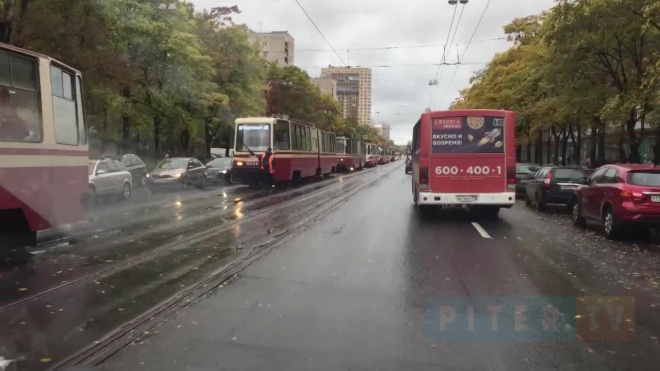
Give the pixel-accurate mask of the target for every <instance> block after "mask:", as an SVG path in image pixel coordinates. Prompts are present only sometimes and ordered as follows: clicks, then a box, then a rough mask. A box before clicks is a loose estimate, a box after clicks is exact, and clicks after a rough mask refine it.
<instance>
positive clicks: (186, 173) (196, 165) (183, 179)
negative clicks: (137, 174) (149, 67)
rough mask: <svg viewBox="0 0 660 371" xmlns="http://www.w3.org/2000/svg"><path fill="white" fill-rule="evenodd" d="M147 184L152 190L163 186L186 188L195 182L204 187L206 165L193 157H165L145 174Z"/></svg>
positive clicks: (163, 187)
mask: <svg viewBox="0 0 660 371" xmlns="http://www.w3.org/2000/svg"><path fill="white" fill-rule="evenodd" d="M147 184H148V185H149V188H150V189H151V190H152V191H156V190H159V189H165V188H176V187H178V188H186V187H187V186H188V184H195V185H196V186H197V187H199V188H205V187H206V166H204V165H202V163H201V162H200V161H199V160H198V159H196V158H193V157H174V158H167V159H165V160H163V161H161V162H160V163H158V165H157V166H156V168H155V169H154V170H153V171H152V172H151V173H150V174H147Z"/></svg>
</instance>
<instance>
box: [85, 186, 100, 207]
mask: <svg viewBox="0 0 660 371" xmlns="http://www.w3.org/2000/svg"><path fill="white" fill-rule="evenodd" d="M98 200H99V199H98V195H97V194H96V187H94V186H93V185H90V186H89V194H88V195H87V203H88V204H89V205H94V204H96V203H97V202H98Z"/></svg>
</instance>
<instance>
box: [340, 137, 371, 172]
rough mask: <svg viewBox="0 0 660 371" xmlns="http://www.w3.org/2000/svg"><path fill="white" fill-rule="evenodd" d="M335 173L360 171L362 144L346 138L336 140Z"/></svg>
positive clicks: (362, 162) (362, 163) (362, 164)
mask: <svg viewBox="0 0 660 371" xmlns="http://www.w3.org/2000/svg"><path fill="white" fill-rule="evenodd" d="M336 148H337V149H336V152H337V171H353V170H356V169H362V167H363V166H364V163H365V161H364V156H363V155H362V151H363V148H364V143H363V142H361V141H359V140H356V139H350V138H346V137H338V138H337V147H336Z"/></svg>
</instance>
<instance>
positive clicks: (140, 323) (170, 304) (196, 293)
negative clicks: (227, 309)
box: [54, 166, 397, 369]
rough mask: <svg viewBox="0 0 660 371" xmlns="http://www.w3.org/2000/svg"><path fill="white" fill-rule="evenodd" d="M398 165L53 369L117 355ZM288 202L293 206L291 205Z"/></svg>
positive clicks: (363, 183)
mask: <svg viewBox="0 0 660 371" xmlns="http://www.w3.org/2000/svg"><path fill="white" fill-rule="evenodd" d="M396 168H397V167H396V166H393V167H390V168H389V169H386V170H385V171H382V172H379V173H378V174H376V175H374V176H373V177H370V178H368V179H365V180H364V181H363V182H357V183H358V184H356V185H355V186H354V187H352V188H350V190H349V191H348V192H346V193H344V194H343V195H342V197H336V198H334V199H331V200H330V201H329V202H324V203H321V204H322V206H321V207H318V208H317V209H316V210H315V211H314V212H313V213H312V214H311V215H309V216H307V217H305V218H303V219H302V220H300V221H298V222H297V223H295V224H293V225H292V226H290V227H289V228H287V229H285V230H283V231H281V232H280V233H278V234H276V235H273V236H272V237H271V239H270V240H269V241H267V242H265V243H262V244H261V245H258V246H255V247H253V248H252V249H251V250H250V252H249V253H247V254H245V255H244V256H243V257H241V258H240V259H237V260H235V261H233V262H231V263H229V264H227V265H225V266H224V267H222V268H220V269H219V270H217V271H215V272H213V274H211V275H210V276H209V277H208V278H205V279H203V280H201V281H199V282H197V283H196V284H194V285H192V286H191V287H189V288H186V289H184V290H182V291H180V292H178V293H177V294H175V295H174V296H172V297H171V298H170V299H168V300H166V301H165V302H163V303H162V304H160V305H158V306H156V307H154V308H152V309H150V310H148V311H146V312H145V313H143V314H141V315H140V316H138V317H137V318H135V319H133V320H131V321H130V322H128V323H125V324H124V325H122V326H121V327H119V328H118V330H116V331H115V332H113V333H111V334H109V335H108V336H106V337H105V338H104V339H101V340H100V341H98V342H96V343H95V344H93V345H92V346H90V347H87V348H85V349H83V350H81V351H80V352H78V353H76V354H74V355H73V356H71V357H69V358H66V359H64V360H63V361H62V362H60V363H58V364H57V365H56V366H55V367H54V369H61V368H62V367H73V366H82V365H99V364H101V363H103V361H105V360H106V359H108V358H109V357H111V356H112V355H113V354H116V353H117V352H118V351H120V350H121V349H122V348H124V347H126V346H127V345H129V344H131V343H132V342H134V341H136V340H137V339H139V338H140V336H143V334H145V333H149V330H151V329H152V328H154V327H156V326H158V325H159V324H160V323H162V322H164V321H166V320H167V319H168V318H171V317H172V316H173V315H174V314H176V313H177V312H178V311H180V310H182V309H184V308H185V307H187V306H189V305H190V304H191V303H194V302H195V301H196V300H198V299H200V298H202V297H203V296H204V295H206V294H207V293H209V292H210V291H212V290H214V289H215V288H217V287H218V286H219V285H221V284H222V283H224V282H226V281H227V280H229V279H230V278H231V277H233V276H234V275H235V274H237V273H238V272H240V271H242V270H243V269H245V268H246V267H247V266H249V265H250V264H252V263H254V262H255V261H256V260H258V259H259V258H261V257H262V256H264V255H266V254H267V253H268V252H270V251H271V250H272V249H274V248H275V247H277V246H278V245H281V244H282V243H284V242H286V241H288V240H289V239H290V238H292V237H293V235H294V234H293V232H296V231H298V230H299V229H301V228H303V227H304V226H305V225H308V223H310V222H312V221H314V220H315V219H317V218H319V217H321V216H322V215H324V214H326V213H328V212H330V211H332V210H334V209H336V208H337V207H339V206H340V205H341V204H343V203H344V202H346V201H347V200H349V199H350V198H351V197H352V196H354V195H355V194H357V193H358V192H360V191H361V190H362V189H364V188H366V187H368V186H369V185H371V184H372V183H374V182H376V181H377V180H379V179H380V178H382V177H383V176H385V175H386V174H388V173H389V172H391V171H392V170H394V169H396ZM347 185H348V184H346V183H343V184H342V183H338V184H335V185H333V187H338V186H347ZM327 190H329V189H327ZM314 196H318V195H316V194H311V195H309V196H308V197H306V198H303V199H299V200H298V201H299V202H300V201H304V200H306V199H309V198H312V197H314ZM288 205H289V206H290V205H291V204H288ZM271 211H272V210H271ZM262 212H265V211H262ZM253 217H254V216H253Z"/></svg>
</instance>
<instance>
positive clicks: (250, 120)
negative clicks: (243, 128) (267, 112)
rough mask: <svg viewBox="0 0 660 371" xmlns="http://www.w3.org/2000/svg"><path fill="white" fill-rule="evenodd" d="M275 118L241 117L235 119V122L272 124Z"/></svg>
mask: <svg viewBox="0 0 660 371" xmlns="http://www.w3.org/2000/svg"><path fill="white" fill-rule="evenodd" d="M275 120H277V118H275V117H242V118H240V119H236V123H237V124H272V123H274V122H275Z"/></svg>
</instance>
